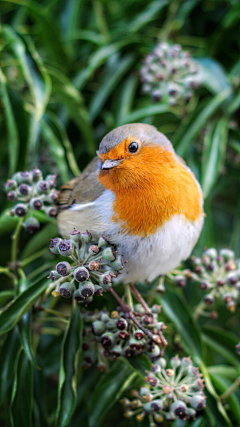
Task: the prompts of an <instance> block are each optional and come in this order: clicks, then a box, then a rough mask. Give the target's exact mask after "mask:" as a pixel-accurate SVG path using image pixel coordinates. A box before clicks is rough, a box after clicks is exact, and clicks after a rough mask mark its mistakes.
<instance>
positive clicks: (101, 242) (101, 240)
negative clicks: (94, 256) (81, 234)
mask: <svg viewBox="0 0 240 427" xmlns="http://www.w3.org/2000/svg"><path fill="white" fill-rule="evenodd" d="M108 244H109V242H108V240H107V239H106V237H104V236H101V237H100V238H99V240H98V247H99V248H102V247H104V246H106V245H108Z"/></svg>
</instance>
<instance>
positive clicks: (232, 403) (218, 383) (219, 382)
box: [210, 373, 240, 425]
mask: <svg viewBox="0 0 240 427" xmlns="http://www.w3.org/2000/svg"><path fill="white" fill-rule="evenodd" d="M210 375H211V378H212V381H213V383H214V385H215V387H216V388H217V390H218V391H219V393H220V394H222V393H224V392H225V391H226V390H227V389H228V388H229V387H230V385H231V383H230V382H229V381H227V380H226V379H225V378H222V377H221V376H220V375H216V374H213V373H212V374H210ZM238 397H239V396H238ZM238 397H237V396H236V394H235V393H233V394H231V395H229V396H228V398H227V399H226V402H227V405H229V407H230V408H229V409H230V410H231V411H232V413H233V414H234V417H235V419H236V421H237V423H238V425H240V411H239V399H238Z"/></svg>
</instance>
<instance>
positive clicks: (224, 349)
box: [202, 327, 240, 367]
mask: <svg viewBox="0 0 240 427" xmlns="http://www.w3.org/2000/svg"><path fill="white" fill-rule="evenodd" d="M202 339H203V341H204V342H205V343H206V344H207V346H208V347H210V348H212V349H214V350H215V351H217V352H218V353H219V354H221V356H222V357H224V359H226V360H227V361H228V362H229V363H231V365H234V366H237V367H240V359H239V357H238V356H237V354H236V348H235V346H236V345H237V344H238V341H239V340H238V337H237V336H235V335H234V334H231V333H230V332H226V331H225V330H224V329H222V328H217V327H205V328H204V333H203V334H202Z"/></svg>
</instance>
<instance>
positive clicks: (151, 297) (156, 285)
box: [147, 276, 164, 305]
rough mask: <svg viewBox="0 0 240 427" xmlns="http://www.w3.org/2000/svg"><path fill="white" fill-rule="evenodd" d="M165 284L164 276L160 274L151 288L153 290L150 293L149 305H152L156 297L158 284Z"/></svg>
mask: <svg viewBox="0 0 240 427" xmlns="http://www.w3.org/2000/svg"><path fill="white" fill-rule="evenodd" d="M160 284H161V285H163V284H164V276H160V277H159V278H157V279H156V280H155V282H154V284H153V287H152V289H151V292H149V295H148V300H147V302H148V305H152V303H153V300H154V297H155V293H156V289H157V287H158V285H160Z"/></svg>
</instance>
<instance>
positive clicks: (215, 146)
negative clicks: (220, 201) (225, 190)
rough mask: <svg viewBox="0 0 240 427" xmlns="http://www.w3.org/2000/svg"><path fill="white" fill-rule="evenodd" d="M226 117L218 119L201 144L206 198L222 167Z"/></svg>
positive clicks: (225, 139) (224, 150) (203, 186)
mask: <svg viewBox="0 0 240 427" xmlns="http://www.w3.org/2000/svg"><path fill="white" fill-rule="evenodd" d="M228 122H229V118H228V117H223V118H222V119H220V120H219V121H218V122H217V124H216V126H215V127H214V129H213V131H212V132H209V133H206V136H205V138H204V144H203V162H202V189H203V196H204V198H207V197H208V196H209V194H210V192H211V190H212V188H213V186H214V184H215V182H216V180H217V178H218V176H219V174H220V172H221V170H222V168H223V165H224V159H225V153H226V147H227V134H228Z"/></svg>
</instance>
